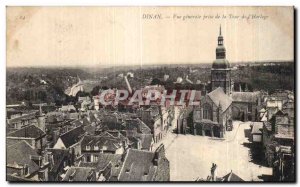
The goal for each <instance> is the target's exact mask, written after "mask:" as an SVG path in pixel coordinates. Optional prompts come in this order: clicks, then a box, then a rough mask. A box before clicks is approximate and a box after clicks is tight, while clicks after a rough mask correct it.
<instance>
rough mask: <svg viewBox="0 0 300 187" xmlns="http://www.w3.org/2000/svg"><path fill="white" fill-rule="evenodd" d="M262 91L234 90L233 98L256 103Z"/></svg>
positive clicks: (238, 100)
mask: <svg viewBox="0 0 300 187" xmlns="http://www.w3.org/2000/svg"><path fill="white" fill-rule="evenodd" d="M259 94H260V92H232V100H233V101H237V102H247V103H255V102H256V101H257V99H258V97H259Z"/></svg>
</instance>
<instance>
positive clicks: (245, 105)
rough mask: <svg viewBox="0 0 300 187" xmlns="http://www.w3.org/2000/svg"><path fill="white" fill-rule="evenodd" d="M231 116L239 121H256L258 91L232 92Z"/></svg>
mask: <svg viewBox="0 0 300 187" xmlns="http://www.w3.org/2000/svg"><path fill="white" fill-rule="evenodd" d="M231 97H232V118H233V119H235V120H240V121H256V120H257V119H258V110H260V107H261V94H260V92H232V95H231Z"/></svg>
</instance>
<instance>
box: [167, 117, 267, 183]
mask: <svg viewBox="0 0 300 187" xmlns="http://www.w3.org/2000/svg"><path fill="white" fill-rule="evenodd" d="M233 125H234V130H233V131H231V132H228V133H227V134H226V139H225V140H216V139H212V138H210V137H203V136H193V135H177V134H172V133H170V134H168V135H167V136H166V137H165V138H164V140H163V141H162V143H164V145H165V148H166V156H167V158H168V159H169V161H170V167H171V168H170V169H171V180H174V181H194V180H196V179H197V178H198V177H200V178H204V179H206V177H207V176H208V175H209V174H210V168H211V164H212V163H216V164H217V165H218V168H217V175H218V176H224V175H226V174H227V173H229V172H230V171H231V170H232V171H233V172H234V173H236V174H238V175H239V176H240V177H241V178H243V179H244V180H246V181H252V180H253V181H260V180H261V179H259V177H258V176H261V175H262V174H266V175H270V174H271V173H272V170H271V168H266V167H263V166H259V165H257V164H255V163H253V162H251V158H250V154H249V151H250V149H249V148H248V146H245V145H244V144H246V145H247V144H249V143H250V142H249V140H248V138H247V137H245V132H246V131H247V130H249V129H250V123H249V122H247V123H241V122H237V121H236V122H234V124H233Z"/></svg>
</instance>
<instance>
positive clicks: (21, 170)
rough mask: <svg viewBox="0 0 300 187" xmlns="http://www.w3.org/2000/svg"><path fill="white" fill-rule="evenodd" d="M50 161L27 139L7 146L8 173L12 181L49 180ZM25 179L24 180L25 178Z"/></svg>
mask: <svg viewBox="0 0 300 187" xmlns="http://www.w3.org/2000/svg"><path fill="white" fill-rule="evenodd" d="M48 169H49V162H47V161H46V160H45V158H44V157H43V156H40V155H39V154H38V153H37V151H36V150H35V149H34V148H33V147H32V146H31V145H30V144H29V143H28V142H26V141H24V140H22V141H20V142H17V143H15V144H13V145H10V146H7V148H6V173H7V174H8V175H11V177H10V179H11V180H12V181H19V180H22V181H27V180H34V181H47V180H48ZM23 179H24V180H23Z"/></svg>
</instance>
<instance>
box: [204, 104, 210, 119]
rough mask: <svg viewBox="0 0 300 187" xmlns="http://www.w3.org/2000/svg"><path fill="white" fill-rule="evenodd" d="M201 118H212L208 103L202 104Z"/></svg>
mask: <svg viewBox="0 0 300 187" xmlns="http://www.w3.org/2000/svg"><path fill="white" fill-rule="evenodd" d="M203 119H209V120H212V109H211V106H210V105H209V104H205V105H203Z"/></svg>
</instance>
